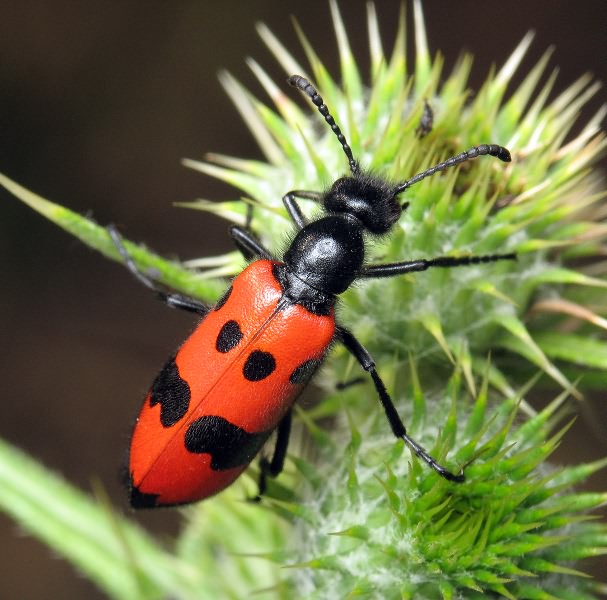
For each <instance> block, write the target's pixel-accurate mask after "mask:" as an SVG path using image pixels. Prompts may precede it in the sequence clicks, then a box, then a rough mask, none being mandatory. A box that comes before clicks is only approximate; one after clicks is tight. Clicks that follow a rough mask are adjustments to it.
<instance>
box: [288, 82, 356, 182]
mask: <svg viewBox="0 0 607 600" xmlns="http://www.w3.org/2000/svg"><path fill="white" fill-rule="evenodd" d="M287 81H288V83H289V85H292V86H293V87H296V88H297V89H298V90H300V91H302V92H303V93H304V94H306V95H307V96H309V97H310V99H311V100H312V103H313V104H314V105H315V106H316V108H318V112H319V113H320V114H321V115H322V116H323V117H324V118H325V121H326V122H327V123H328V124H329V126H330V127H331V130H332V131H333V133H334V134H335V135H336V136H337V139H338V140H339V142H340V144H341V147H342V148H343V150H344V152H345V153H346V156H347V157H348V163H349V164H350V171H352V175H356V174H357V173H358V170H359V169H358V163H357V162H356V160H355V159H354V157H353V156H352V149H351V148H350V146H348V142H347V141H346V138H345V136H344V134H343V133H342V132H341V129H340V128H339V126H338V125H337V123H336V122H335V119H334V118H333V117H332V116H331V113H330V112H329V109H328V108H327V105H326V104H325V102H324V100H323V99H322V97H321V96H320V94H319V93H318V92H317V91H316V88H315V87H314V86H313V85H312V84H311V83H310V82H309V81H308V80H307V79H306V78H305V77H302V76H301V75H291V77H289V79H287Z"/></svg>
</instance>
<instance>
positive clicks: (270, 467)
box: [256, 410, 293, 500]
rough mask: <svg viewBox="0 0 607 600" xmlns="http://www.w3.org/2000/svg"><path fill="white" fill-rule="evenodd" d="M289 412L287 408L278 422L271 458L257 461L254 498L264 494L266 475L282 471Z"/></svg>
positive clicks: (290, 416)
mask: <svg viewBox="0 0 607 600" xmlns="http://www.w3.org/2000/svg"><path fill="white" fill-rule="evenodd" d="M291 413H292V411H291V410H289V412H288V413H287V414H286V415H285V416H284V417H283V418H282V421H281V422H280V423H279V424H278V430H277V432H276V446H275V447H274V454H273V456H272V460H268V459H267V458H262V459H261V460H260V462H259V469H260V471H259V494H258V496H257V498H256V500H258V499H259V498H260V497H261V496H263V494H265V491H266V488H267V479H268V477H272V478H274V477H277V476H278V475H279V474H280V473H281V472H282V469H283V467H284V464H285V457H286V456H287V447H288V446H289V435H290V434H291V421H292V419H293V416H292V414H291Z"/></svg>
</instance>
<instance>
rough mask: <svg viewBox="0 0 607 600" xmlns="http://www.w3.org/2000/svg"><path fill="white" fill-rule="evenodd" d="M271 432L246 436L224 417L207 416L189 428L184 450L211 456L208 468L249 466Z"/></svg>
mask: <svg viewBox="0 0 607 600" xmlns="http://www.w3.org/2000/svg"><path fill="white" fill-rule="evenodd" d="M270 433H271V431H261V432H259V433H249V432H247V431H245V430H244V429H242V428H241V427H237V426H236V425H233V424H232V423H230V422H229V421H227V420H226V419H224V418H223V417H215V416H206V417H201V418H200V419H196V420H195V421H194V422H193V423H192V424H191V425H190V426H189V427H188V430H187V431H186V434H185V447H186V449H187V450H188V451H189V452H193V453H194V454H210V455H211V469H213V471H224V470H226V469H232V468H234V467H242V466H244V465H248V464H249V463H250V462H251V461H252V460H253V458H254V457H255V455H256V454H257V453H258V452H259V449H260V448H261V447H262V446H263V445H264V443H265V441H266V440H267V439H268V436H269V435H270Z"/></svg>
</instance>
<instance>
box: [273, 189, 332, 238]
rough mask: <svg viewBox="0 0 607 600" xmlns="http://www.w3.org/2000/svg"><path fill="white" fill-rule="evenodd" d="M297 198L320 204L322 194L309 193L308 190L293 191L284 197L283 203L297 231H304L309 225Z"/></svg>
mask: <svg viewBox="0 0 607 600" xmlns="http://www.w3.org/2000/svg"><path fill="white" fill-rule="evenodd" d="M296 198H302V199H303V200H313V201H314V202H320V201H321V200H322V194H321V193H320V192H308V191H306V190H293V191H291V192H288V193H287V194H285V195H284V196H283V197H282V202H283V204H284V205H285V208H286V209H287V212H288V213H289V217H291V221H293V223H295V225H296V226H297V229H303V228H304V227H305V226H306V225H307V224H308V220H307V219H306V217H305V215H304V214H303V212H302V211H301V208H300V207H299V204H298V203H297V200H296Z"/></svg>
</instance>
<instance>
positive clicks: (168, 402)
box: [150, 357, 190, 427]
mask: <svg viewBox="0 0 607 600" xmlns="http://www.w3.org/2000/svg"><path fill="white" fill-rule="evenodd" d="M156 404H160V422H161V423H162V426H163V427H172V426H173V425H175V423H178V422H179V421H180V420H181V419H182V418H183V417H184V415H185V414H186V413H187V412H188V407H189V406H190V386H189V385H188V384H187V382H186V381H184V380H183V379H181V377H180V376H179V370H178V369H177V365H176V364H175V357H172V358H170V359H169V361H168V362H167V363H166V365H164V367H163V369H162V371H160V373H159V374H158V377H156V380H155V381H154V384H153V385H152V389H151V391H150V406H155V405H156Z"/></svg>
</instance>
